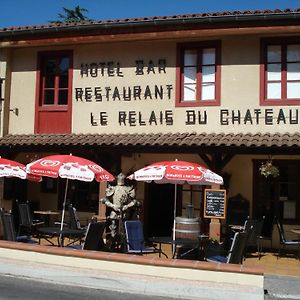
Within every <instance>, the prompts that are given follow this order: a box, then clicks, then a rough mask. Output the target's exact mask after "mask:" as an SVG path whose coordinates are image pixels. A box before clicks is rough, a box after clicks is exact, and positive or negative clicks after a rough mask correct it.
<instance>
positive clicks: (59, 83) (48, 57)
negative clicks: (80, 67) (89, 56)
mask: <svg viewBox="0 0 300 300" xmlns="http://www.w3.org/2000/svg"><path fill="white" fill-rule="evenodd" d="M70 66H71V57H70V54H69V53H63V52H57V53H49V54H47V53H45V54H41V58H40V97H39V104H40V106H48V105H51V106H60V105H68V97H69V93H70V92H71V91H70V89H69V85H70V81H69V70H70Z"/></svg>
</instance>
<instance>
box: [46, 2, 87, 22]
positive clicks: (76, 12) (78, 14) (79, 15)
mask: <svg viewBox="0 0 300 300" xmlns="http://www.w3.org/2000/svg"><path fill="white" fill-rule="evenodd" d="M63 10H64V14H61V13H59V14H58V20H53V21H49V22H50V23H51V24H61V23H78V22H82V21H91V19H89V18H88V17H87V16H86V15H85V13H87V12H88V10H87V9H85V8H82V7H80V6H79V5H77V6H76V7H75V8H74V9H69V8H65V7H63Z"/></svg>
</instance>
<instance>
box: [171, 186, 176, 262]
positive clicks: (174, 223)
mask: <svg viewBox="0 0 300 300" xmlns="http://www.w3.org/2000/svg"><path fill="white" fill-rule="evenodd" d="M176 202H177V183H175V191H174V220H173V241H175V238H176V237H175V230H176ZM172 254H173V256H174V254H175V244H174V243H172Z"/></svg>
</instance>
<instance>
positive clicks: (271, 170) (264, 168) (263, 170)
mask: <svg viewBox="0 0 300 300" xmlns="http://www.w3.org/2000/svg"><path fill="white" fill-rule="evenodd" d="M259 171H260V174H261V175H263V176H265V177H266V178H268V177H273V178H275V177H278V176H279V169H278V168H277V167H276V166H274V165H273V162H272V161H271V160H268V161H266V162H265V163H263V164H262V165H261V166H260V168H259Z"/></svg>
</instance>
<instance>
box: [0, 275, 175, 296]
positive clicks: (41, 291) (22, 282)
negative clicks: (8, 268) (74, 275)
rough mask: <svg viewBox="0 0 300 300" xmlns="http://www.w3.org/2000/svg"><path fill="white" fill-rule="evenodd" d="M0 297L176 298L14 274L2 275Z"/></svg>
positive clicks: (0, 277) (0, 276)
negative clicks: (63, 283) (75, 285)
mask: <svg viewBox="0 0 300 300" xmlns="http://www.w3.org/2000/svg"><path fill="white" fill-rule="evenodd" d="M0 291H1V292H0V299H1V300H2V299H3V300H4V299H5V300H7V299H22V300H40V299H47V300H55V299H57V300H58V299H59V300H76V299H105V300H119V299H122V300H132V299H136V300H150V299H158V300H159V299H161V300H171V299H174V298H167V297H157V296H147V295H136V294H132V293H121V292H115V291H108V290H101V289H95V288H85V287H74V286H71V285H60V284H54V283H46V282H40V281H34V280H30V279H25V278H17V277H14V276H5V275H4V276H3V275H0Z"/></svg>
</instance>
